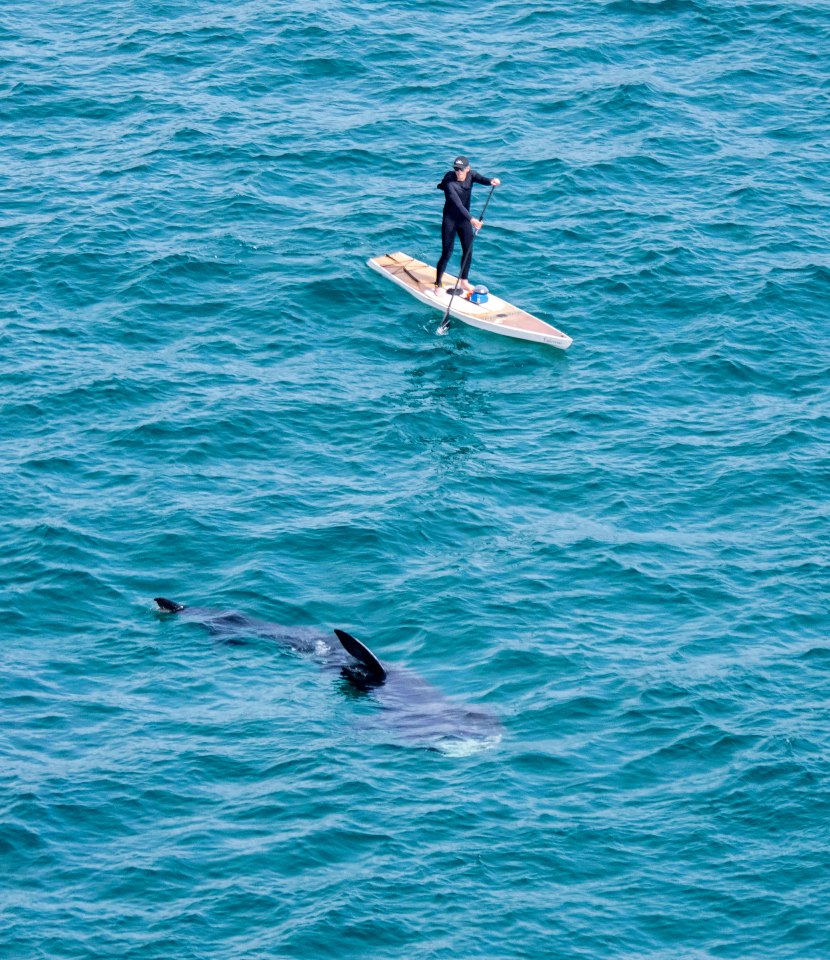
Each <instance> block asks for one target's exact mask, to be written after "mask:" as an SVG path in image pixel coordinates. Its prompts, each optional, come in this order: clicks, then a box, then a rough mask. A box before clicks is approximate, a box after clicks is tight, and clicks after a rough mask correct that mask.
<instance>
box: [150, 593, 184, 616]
mask: <svg viewBox="0 0 830 960" xmlns="http://www.w3.org/2000/svg"><path fill="white" fill-rule="evenodd" d="M153 600H154V601H155V603H157V604H158V608H159V610H163V611H164V612H165V613H179V612H180V611H182V610H184V604H183V603H174V602H173V601H172V600H167V599H165V598H164V597H153Z"/></svg>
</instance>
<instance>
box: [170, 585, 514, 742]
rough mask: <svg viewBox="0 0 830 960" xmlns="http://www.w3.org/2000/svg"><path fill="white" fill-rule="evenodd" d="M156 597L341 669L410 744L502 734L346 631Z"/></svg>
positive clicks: (219, 629) (177, 611)
mask: <svg viewBox="0 0 830 960" xmlns="http://www.w3.org/2000/svg"><path fill="white" fill-rule="evenodd" d="M154 602H155V604H156V606H157V609H158V611H159V612H160V613H162V614H165V615H170V616H175V617H177V618H181V619H185V620H189V621H192V622H196V623H198V624H200V625H201V626H202V627H204V628H205V629H206V630H208V632H209V633H211V634H212V635H213V636H214V637H216V638H217V639H219V640H222V641H224V642H226V643H231V644H239V643H244V642H245V638H250V637H263V638H266V639H270V640H274V641H275V642H276V643H278V644H279V645H280V646H281V647H282V648H285V649H290V650H294V651H296V652H297V653H299V654H302V655H304V656H306V657H308V658H310V659H312V660H315V661H317V662H318V663H319V664H320V666H321V667H323V668H325V669H329V670H336V671H337V672H338V673H339V675H340V677H342V679H343V681H344V682H345V683H347V684H348V686H349V687H350V688H351V689H352V690H354V691H357V692H359V693H361V694H366V695H368V696H370V697H371V698H372V699H373V700H374V701H375V702H376V703H377V705H378V708H379V710H380V714H381V716H382V717H383V718H384V719H385V720H388V722H389V723H390V724H391V725H392V726H393V727H394V729H395V731H396V733H397V735H398V736H399V737H400V738H401V739H402V740H404V741H405V742H406V743H407V744H414V745H418V746H422V747H426V748H428V749H432V750H437V751H439V752H441V753H444V754H446V755H449V756H466V755H468V754H472V753H477V752H479V751H480V750H483V749H488V748H492V747H494V746H496V745H497V744H498V743H499V742H500V741H501V739H502V734H503V729H502V725H501V722H500V720H499V719H498V717H496V716H495V715H494V714H492V713H489V712H487V711H485V710H481V709H478V708H476V707H472V706H470V705H469V704H464V703H459V702H457V701H454V700H451V699H450V698H449V697H447V696H446V695H445V694H443V693H442V692H441V691H440V690H439V689H438V688H436V687H435V686H433V685H432V684H430V683H429V682H427V681H426V680H424V679H423V678H422V677H420V676H418V675H417V674H416V673H414V672H413V671H411V670H408V669H407V668H405V667H400V666H397V665H395V664H391V663H388V662H381V660H380V659H379V658H378V657H377V656H376V655H375V654H374V653H373V652H372V651H371V650H370V649H369V647H368V646H366V644H365V643H363V641H361V640H358V639H357V637H354V636H352V635H351V634H350V633H347V632H346V631H345V630H340V629H335V630H333V631H332V632H331V633H328V632H326V631H323V630H321V629H317V628H314V627H288V626H282V625H280V624H277V623H270V622H268V621H266V620H259V619H257V618H255V617H250V616H248V615H247V614H244V613H240V612H238V611H236V610H222V609H214V608H211V607H191V606H188V605H186V604H183V603H178V602H176V601H174V600H168V599H167V598H166V597H155V598H154Z"/></svg>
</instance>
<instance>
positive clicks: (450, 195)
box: [435, 170, 490, 287]
mask: <svg viewBox="0 0 830 960" xmlns="http://www.w3.org/2000/svg"><path fill="white" fill-rule="evenodd" d="M474 183H482V184H486V185H487V186H488V187H489V186H490V180H489V178H488V177H482V175H481V174H480V173H476V171H475V170H468V171H467V176H466V177H465V178H464V179H463V180H459V179H458V177H457V176H456V175H455V170H450V171H449V173H445V174H444V179H443V180H442V181H441V182H440V183H439V184H438V189H439V190H443V191H444V197H445V200H444V218H443V220H442V221H441V259H440V260H439V261H438V266H437V267H436V268H435V286H436V287H437V286H440V285H441V278H442V277H443V276H444V270H445V269H446V267H447V264H448V263H449V262H450V257H451V256H452V248H453V247H454V246H455V238H456V235H457V236H459V237H460V238H461V263H462V267H461V272H460V273H459V275H458V279H459V280H466V279H467V275H468V274H469V272H470V260H472V257H471V256H470V257H468V256H467V254H468V252H469V250H470V246H471V244H472V242H473V237H474V236H475V229H474V228H473V225H472V224H471V223H470V220H471V218H472V214H471V213H470V195H471V194H472V192H473V184H474Z"/></svg>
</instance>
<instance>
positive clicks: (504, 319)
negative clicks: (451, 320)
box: [369, 252, 573, 350]
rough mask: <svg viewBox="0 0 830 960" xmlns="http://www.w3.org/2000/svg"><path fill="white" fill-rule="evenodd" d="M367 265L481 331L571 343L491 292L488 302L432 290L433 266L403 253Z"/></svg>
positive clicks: (561, 345)
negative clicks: (471, 300)
mask: <svg viewBox="0 0 830 960" xmlns="http://www.w3.org/2000/svg"><path fill="white" fill-rule="evenodd" d="M369 266H370V267H372V268H373V269H374V270H376V271H377V272H378V273H381V274H385V275H386V276H388V277H389V279H390V280H393V281H394V282H395V283H397V284H398V285H399V286H401V287H404V288H405V289H406V290H408V291H409V292H410V293H412V294H413V295H414V296H415V297H417V298H418V299H419V300H421V301H422V302H423V303H426V304H428V305H429V306H431V307H435V309H437V310H441V311H446V309H447V307H448V306H450V315H451V316H453V317H456V318H457V319H459V320H462V321H464V322H465V323H469V324H471V325H472V326H474V327H479V328H481V329H482V330H490V331H492V332H493V333H500V334H502V335H503V336H508V337H516V338H518V339H520V340H535V341H537V342H540V343H549V344H552V345H553V346H556V347H559V348H560V349H563V350H564V349H567V348H568V347H569V346H570V345H571V343H572V342H573V341H572V340H571V338H570V337H569V336H568V335H567V334H566V333H562V331H561V330H557V329H556V327H553V326H551V325H550V324H549V323H546V322H545V321H544V320H540V319H539V318H538V317H534V316H533V314H532V313H528V312H527V311H525V310H520V309H519V308H518V307H515V306H514V305H513V304H512V303H508V302H507V301H506V300H502V299H501V297H497V296H495V295H494V294H493V293H491V294H490V296H489V299H488V301H487V303H485V304H476V303H471V302H470V301H469V300H466V299H464V298H463V297H458V296H457V297H453V298H452V304H451V305H450V295H449V294H448V293H447V292H446V289H445V290H443V291H442V292H441V293H439V294H436V293H435V286H434V285H435V267H431V266H429V265H428V264H426V263H423V262H422V261H420V260H416V259H415V258H414V257H410V256H408V255H407V254H405V253H400V252H398V253H388V254H385V255H384V256H381V257H372V259H371V260H369ZM444 279H445V282H449V284H450V286H451V287H452V286H455V284H456V283H457V282H458V279H457V277H454V276H451V275H450V274H444Z"/></svg>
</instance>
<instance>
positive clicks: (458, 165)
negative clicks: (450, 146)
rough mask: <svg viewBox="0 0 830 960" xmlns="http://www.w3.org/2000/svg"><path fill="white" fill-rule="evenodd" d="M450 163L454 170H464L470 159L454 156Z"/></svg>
mask: <svg viewBox="0 0 830 960" xmlns="http://www.w3.org/2000/svg"><path fill="white" fill-rule="evenodd" d="M452 165H453V167H454V168H455V169H456V170H466V169H467V167H469V166H470V161H469V160H468V159H467V158H466V157H456V158H455V160H453V162H452Z"/></svg>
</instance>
